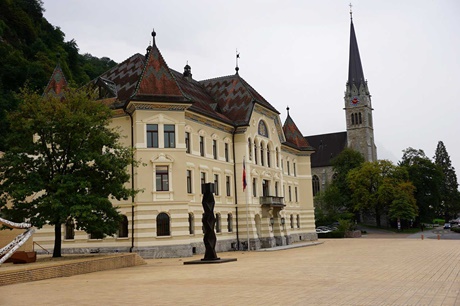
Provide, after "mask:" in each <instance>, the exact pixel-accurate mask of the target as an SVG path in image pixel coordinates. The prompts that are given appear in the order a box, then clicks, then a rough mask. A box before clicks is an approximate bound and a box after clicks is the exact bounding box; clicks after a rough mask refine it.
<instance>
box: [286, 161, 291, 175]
mask: <svg viewBox="0 0 460 306" xmlns="http://www.w3.org/2000/svg"><path fill="white" fill-rule="evenodd" d="M286 167H287V171H288V175H291V167H290V166H289V161H287V162H286Z"/></svg>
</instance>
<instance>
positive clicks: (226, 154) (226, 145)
mask: <svg viewBox="0 0 460 306" xmlns="http://www.w3.org/2000/svg"><path fill="white" fill-rule="evenodd" d="M228 156H229V155H228V143H226V144H225V161H226V162H228V161H229V158H228Z"/></svg>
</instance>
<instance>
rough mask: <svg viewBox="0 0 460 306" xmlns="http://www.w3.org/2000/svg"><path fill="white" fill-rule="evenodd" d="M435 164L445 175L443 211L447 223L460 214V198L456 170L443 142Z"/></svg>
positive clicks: (442, 193)
mask: <svg viewBox="0 0 460 306" xmlns="http://www.w3.org/2000/svg"><path fill="white" fill-rule="evenodd" d="M434 162H435V164H436V165H438V166H439V167H440V168H441V171H442V172H443V174H444V179H443V181H442V183H441V210H442V212H443V215H444V218H445V221H449V219H450V218H452V217H455V216H456V215H457V214H458V213H459V212H460V196H459V191H458V182H457V175H456V173H455V168H454V167H453V166H452V164H451V162H450V156H449V154H448V153H447V149H446V147H445V146H444V143H443V142H442V141H439V142H438V145H437V147H436V151H435V155H434Z"/></svg>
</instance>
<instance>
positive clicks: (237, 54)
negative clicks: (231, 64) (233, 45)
mask: <svg viewBox="0 0 460 306" xmlns="http://www.w3.org/2000/svg"><path fill="white" fill-rule="evenodd" d="M239 58H240V54H239V53H238V49H236V67H235V70H236V74H238V70H240V68H239V67H238V59H239Z"/></svg>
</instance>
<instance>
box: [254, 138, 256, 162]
mask: <svg viewBox="0 0 460 306" xmlns="http://www.w3.org/2000/svg"><path fill="white" fill-rule="evenodd" d="M254 164H256V165H257V144H256V141H255V140H254Z"/></svg>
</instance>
